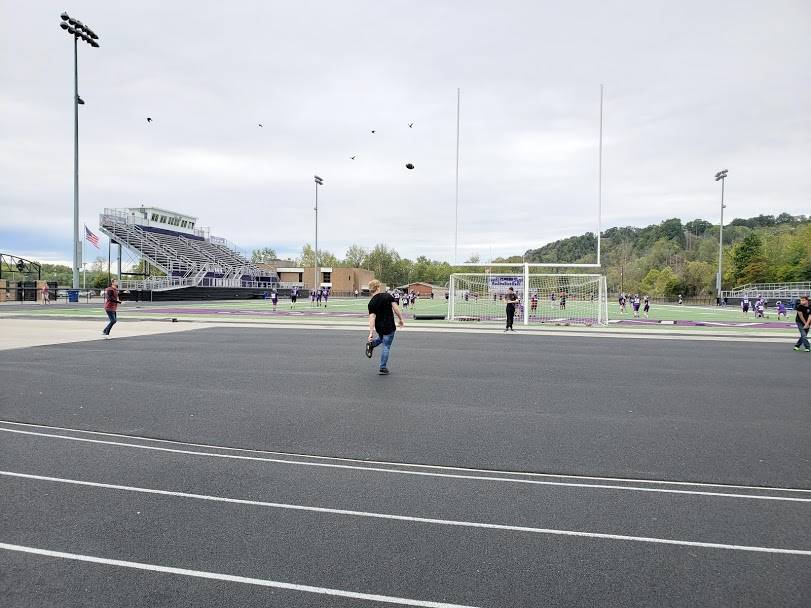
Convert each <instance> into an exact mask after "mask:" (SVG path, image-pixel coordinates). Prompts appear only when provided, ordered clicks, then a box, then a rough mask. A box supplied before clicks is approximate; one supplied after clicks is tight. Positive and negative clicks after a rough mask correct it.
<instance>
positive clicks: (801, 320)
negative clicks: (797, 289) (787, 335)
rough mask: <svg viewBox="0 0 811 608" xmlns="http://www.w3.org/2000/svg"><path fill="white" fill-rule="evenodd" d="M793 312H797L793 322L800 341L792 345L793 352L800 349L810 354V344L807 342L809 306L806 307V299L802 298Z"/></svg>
mask: <svg viewBox="0 0 811 608" xmlns="http://www.w3.org/2000/svg"><path fill="white" fill-rule="evenodd" d="M794 310H796V311H797V315H796V316H795V317H794V321H795V322H796V323H797V329H798V330H799V331H800V339H799V340H797V343H796V344H795V345H794V350H800V349H802V350H804V351H805V352H807V353H811V344H809V342H808V328H809V327H811V306H809V305H808V297H807V296H802V297H801V298H800V301H799V302H798V303H797V305H796V306H795V307H794Z"/></svg>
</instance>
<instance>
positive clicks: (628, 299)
mask: <svg viewBox="0 0 811 608" xmlns="http://www.w3.org/2000/svg"><path fill="white" fill-rule="evenodd" d="M679 297H680V298H681V296H679ZM617 303H618V304H619V306H620V312H621V313H622V314H625V313H626V311H627V307H628V304H629V303H630V304H631V309H632V310H633V311H634V318H635V319H638V318H639V308H640V306H641V307H642V314H644V315H645V318H646V319H647V318H648V314H649V313H650V296H647V295H646V296H645V297H644V298H640V297H639V294H638V293H636V294H634V295H630V294H628V295H626V294H625V293H621V294H620V295H619V297H618V298H617ZM679 304H681V302H679Z"/></svg>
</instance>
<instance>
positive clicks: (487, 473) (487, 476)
mask: <svg viewBox="0 0 811 608" xmlns="http://www.w3.org/2000/svg"><path fill="white" fill-rule="evenodd" d="M0 423H3V424H19V425H23V426H35V427H39V428H54V429H60V430H64V431H72V430H74V429H66V428H63V427H43V425H31V424H28V423H16V422H3V421H0ZM0 432H6V433H14V434H19V435H30V436H36V437H49V438H52V439H63V440H67V441H78V442H82V443H93V444H101V445H112V446H119V447H128V448H133V449H139V450H153V451H157V452H169V453H174V454H185V455H191V456H208V457H212V458H226V459H233V460H247V461H254V462H270V463H276V464H287V465H299V466H314V467H324V468H334V469H351V470H359V471H369V472H376V473H393V474H401V475H418V476H424V477H440V478H450V479H467V480H474V481H500V482H506V483H524V484H530V485H543V486H562V487H575V488H595V489H607V490H629V491H636V492H659V493H664V494H688V495H698V496H718V497H724V498H753V499H759V500H784V501H790V502H811V498H796V497H788V496H785V497H784V496H764V495H759V494H735V493H727V492H707V491H698V490H679V489H668V488H646V487H638V486H637V487H635V486H626V485H613V484H595V483H573V482H560V481H545V480H541V479H532V478H527V477H543V478H556V479H582V480H589V481H614V482H622V483H629V484H630V483H648V484H656V485H680V486H691V487H717V488H725V489H736V490H738V489H740V490H756V491H763V492H794V493H798V492H801V493H810V492H811V490H807V489H802V488H776V487H768V486H739V485H726V484H711V483H696V482H689V481H657V480H650V479H647V480H646V479H633V478H619V477H586V476H575V475H554V474H547V473H525V472H510V471H492V470H488V469H466V468H460V467H445V466H438V465H424V464H408V463H397V462H387V461H375V460H357V459H351V458H335V457H330V456H312V455H306V454H288V453H285V452H263V451H260V450H247V449H242V448H231V447H220V446H212V445H206V444H197V443H185V442H177V441H171V440H168V439H150V438H148V437H136V436H133V435H121V434H117V433H103V432H99V431H80V430H76V432H81V433H92V434H96V435H105V436H114V437H121V438H128V439H142V440H146V441H155V442H163V443H171V444H175V445H191V446H194V447H207V448H212V449H219V450H228V451H239V452H249V453H259V454H277V455H282V456H288V457H296V458H311V459H318V460H329V461H343V462H353V463H357V464H354V465H348V464H335V463H334V462H301V461H295V460H287V459H284V458H267V457H258V456H243V455H240V454H218V453H214V452H200V451H197V450H179V449H174V448H162V447H158V446H150V445H139V444H137V443H127V442H121V441H107V440H100V439H88V438H85V437H72V436H70V435H58V434H55V433H39V432H34V431H23V430H20V429H6V428H2V427H0ZM370 464H376V465H385V466H392V467H397V466H399V467H407V468H421V469H426V468H429V469H437V470H450V471H460V472H463V473H466V472H474V473H483V475H464V474H462V475H460V474H450V473H434V472H428V471H409V470H400V469H393V468H380V467H373V466H368V465H370ZM361 465H363V466H361ZM497 474H498V475H520V476H521V477H522V478H519V479H515V478H510V477H493V475H497Z"/></svg>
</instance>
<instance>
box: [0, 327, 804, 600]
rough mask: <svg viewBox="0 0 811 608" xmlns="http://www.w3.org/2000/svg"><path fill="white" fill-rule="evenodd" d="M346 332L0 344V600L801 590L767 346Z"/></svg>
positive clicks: (791, 372)
mask: <svg viewBox="0 0 811 608" xmlns="http://www.w3.org/2000/svg"><path fill="white" fill-rule="evenodd" d="M363 340H364V335H363V334H362V333H360V334H356V333H355V332H351V331H328V330H324V331H312V330H310V331H300V330H281V329H266V328H261V329H247V328H246V329H241V328H240V329H236V328H234V329H232V328H211V329H202V330H195V331H189V332H183V333H176V334H172V335H167V336H148V337H139V338H122V339H118V340H109V341H98V342H83V343H76V344H62V345H56V346H46V347H35V348H28V349H18V350H12V351H5V352H0V370H2V372H3V374H4V376H5V377H6V378H13V382H8V383H6V385H5V388H4V389H3V392H2V394H0V419H2V420H3V421H4V422H0V514H2V516H0V597H1V598H3V601H2V605H3V606H4V607H5V606H14V607H16V606H112V605H127V606H170V605H171V606H284V607H299V606H339V607H344V606H347V607H349V606H393V605H410V606H451V605H461V606H547V605H557V606H641V605H645V606H687V605H691V606H693V605H713V606H806V605H808V599H809V594H810V593H811V584H810V583H809V581H811V525H810V524H809V522H810V521H811V517H809V515H811V479H810V478H809V474H810V473H811V448H810V447H809V445H811V442H809V436H811V433H809V431H811V414H809V397H808V389H807V384H808V383H807V378H808V373H809V370H810V369H811V357H809V356H808V355H804V354H802V353H793V352H792V351H791V350H790V344H788V345H785V346H784V345H780V344H764V343H758V342H752V343H746V342H720V341H719V342H709V341H701V342H699V341H693V340H689V339H685V340H654V339H651V340H626V339H622V338H616V339H613V338H611V339H609V338H601V339H595V340H590V339H588V338H582V339H578V338H571V337H550V336H537V335H525V334H520V333H519V334H516V335H479V334H464V335H449V334H432V333H411V334H409V333H408V331H407V330H406V331H404V332H401V333H398V335H397V337H396V339H395V342H394V348H393V352H392V358H391V361H390V367H391V369H392V375H391V376H388V377H381V376H378V375H377V374H376V367H377V366H376V361H369V360H368V359H366V358H365V357H364V356H363V354H362V350H363ZM792 355H793V356H792ZM87 431H94V432H87ZM183 442H188V443H183ZM418 464H421V465H434V466H414V465H418ZM109 560H114V561H109Z"/></svg>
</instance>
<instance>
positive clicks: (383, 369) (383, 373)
mask: <svg viewBox="0 0 811 608" xmlns="http://www.w3.org/2000/svg"><path fill="white" fill-rule="evenodd" d="M377 373H378V374H380V375H381V376H388V375H389V374H390V373H391V372H390V371H389V368H388V367H381V368H380V369H379V370H378V372H377Z"/></svg>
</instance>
